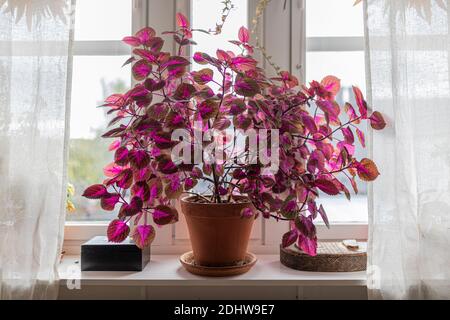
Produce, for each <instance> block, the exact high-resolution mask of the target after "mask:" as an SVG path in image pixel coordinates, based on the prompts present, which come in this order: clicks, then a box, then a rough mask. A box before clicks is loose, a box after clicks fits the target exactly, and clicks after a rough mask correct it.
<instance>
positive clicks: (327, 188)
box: [314, 179, 339, 196]
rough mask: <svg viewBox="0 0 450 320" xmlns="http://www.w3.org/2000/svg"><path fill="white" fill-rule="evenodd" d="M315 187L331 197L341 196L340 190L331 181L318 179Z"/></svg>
mask: <svg viewBox="0 0 450 320" xmlns="http://www.w3.org/2000/svg"><path fill="white" fill-rule="evenodd" d="M314 185H315V186H316V187H317V188H319V189H320V190H321V191H323V192H325V193H326V194H329V195H332V196H333V195H336V194H339V189H338V188H337V187H336V185H335V184H334V183H333V182H332V181H330V180H326V179H317V180H316V181H315V182H314Z"/></svg>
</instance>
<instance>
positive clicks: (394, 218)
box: [364, 0, 450, 299]
mask: <svg viewBox="0 0 450 320" xmlns="http://www.w3.org/2000/svg"><path fill="white" fill-rule="evenodd" d="M364 6H365V16H366V40H367V55H366V57H367V64H368V75H369V81H368V82H369V86H368V91H369V92H368V93H369V98H371V103H372V105H373V106H374V108H375V109H377V110H379V111H381V112H382V113H384V115H385V117H386V119H387V121H388V126H387V128H386V129H385V130H384V131H381V132H375V133H374V134H373V144H372V146H373V149H372V152H373V159H374V160H375V162H376V163H377V164H378V166H379V169H380V171H381V176H380V177H379V179H378V180H377V181H375V183H374V184H373V186H372V200H371V214H370V218H369V225H370V226H369V230H370V231H369V263H368V265H369V269H368V271H369V296H370V297H371V298H383V299H439V298H441V299H442V298H444V299H450V283H449V281H450V67H449V66H450V51H449V50H450V35H449V26H450V22H449V3H448V1H445V0H366V1H364Z"/></svg>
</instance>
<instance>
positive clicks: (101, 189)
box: [83, 184, 108, 199]
mask: <svg viewBox="0 0 450 320" xmlns="http://www.w3.org/2000/svg"><path fill="white" fill-rule="evenodd" d="M106 195H108V191H107V190H106V187H105V186H104V185H102V184H94V185H92V186H90V187H88V188H87V189H86V190H84V192H83V197H85V198H88V199H100V198H102V197H104V196H106Z"/></svg>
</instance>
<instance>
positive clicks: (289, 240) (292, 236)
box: [281, 229, 298, 248]
mask: <svg viewBox="0 0 450 320" xmlns="http://www.w3.org/2000/svg"><path fill="white" fill-rule="evenodd" d="M297 238H298V231H297V229H292V230H291V231H288V232H286V233H285V234H284V235H283V238H282V240H281V246H282V247H283V248H286V247H289V246H290V245H292V244H294V243H295V241H297Z"/></svg>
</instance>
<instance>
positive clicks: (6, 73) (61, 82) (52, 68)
mask: <svg viewBox="0 0 450 320" xmlns="http://www.w3.org/2000/svg"><path fill="white" fill-rule="evenodd" d="M74 3H75V2H74V1H73V3H72V1H71V0H55V1H48V0H38V1H11V0H0V30H1V32H0V204H1V205H0V298H1V299H55V298H56V297H57V293H58V286H59V283H58V273H57V267H58V264H59V257H60V252H61V246H62V241H63V233H64V221H65V201H66V185H67V182H66V157H67V142H68V134H69V132H68V119H69V101H70V94H69V88H70V81H71V56H70V52H71V44H72V39H73V19H72V17H73V14H72V13H73V10H74Z"/></svg>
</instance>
